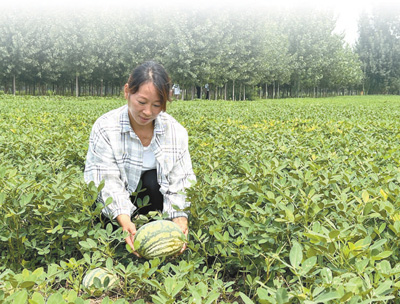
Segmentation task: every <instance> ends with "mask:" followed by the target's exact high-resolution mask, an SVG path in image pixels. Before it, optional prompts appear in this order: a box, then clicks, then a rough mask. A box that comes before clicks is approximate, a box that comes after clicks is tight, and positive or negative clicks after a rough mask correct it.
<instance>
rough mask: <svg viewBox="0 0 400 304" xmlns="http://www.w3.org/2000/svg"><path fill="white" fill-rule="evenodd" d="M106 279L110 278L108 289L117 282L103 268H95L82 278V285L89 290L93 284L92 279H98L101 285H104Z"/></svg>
mask: <svg viewBox="0 0 400 304" xmlns="http://www.w3.org/2000/svg"><path fill="white" fill-rule="evenodd" d="M106 277H109V278H110V282H109V284H108V287H109V286H111V285H112V284H114V283H115V282H116V281H117V278H116V277H115V276H114V275H112V274H110V273H109V271H108V270H106V269H104V268H95V269H92V270H90V271H89V272H88V273H87V274H86V276H85V277H84V278H83V281H82V285H83V286H84V287H86V288H90V287H91V286H92V285H93V284H94V279H95V278H98V279H99V280H100V282H101V284H104V281H105V279H106Z"/></svg>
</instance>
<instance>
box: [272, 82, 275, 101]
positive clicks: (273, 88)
mask: <svg viewBox="0 0 400 304" xmlns="http://www.w3.org/2000/svg"><path fill="white" fill-rule="evenodd" d="M272 99H275V81H274V82H273V83H272Z"/></svg>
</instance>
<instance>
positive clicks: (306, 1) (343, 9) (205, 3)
mask: <svg viewBox="0 0 400 304" xmlns="http://www.w3.org/2000/svg"><path fill="white" fill-rule="evenodd" d="M383 2H384V3H386V4H389V5H390V4H391V3H393V4H394V3H396V2H398V0H241V1H239V0H64V1H59V0H0V8H1V7H6V8H7V7H14V8H15V7H25V8H27V7H28V8H29V7H32V8H36V10H40V9H43V8H46V7H48V6H54V5H58V6H71V7H77V6H82V5H86V6H87V7H105V8H107V6H110V7H111V6H112V7H116V6H121V8H123V7H124V6H130V7H132V6H139V5H140V6H149V5H158V6H169V7H171V5H178V6H182V7H189V5H196V6H201V7H209V8H211V9H212V8H214V7H215V8H217V7H218V8H224V7H229V6H232V5H236V6H243V9H245V8H246V7H249V6H254V5H262V6H267V7H268V6H271V7H278V8H279V7H281V8H283V9H285V8H296V7H304V6H309V7H312V8H317V9H321V10H325V9H331V10H333V12H334V14H335V16H336V18H337V28H336V31H337V32H338V33H342V32H343V33H344V34H345V41H346V42H348V43H349V44H350V45H353V44H354V42H355V41H356V40H357V22H358V17H359V15H360V14H361V13H362V12H363V11H367V12H369V11H371V10H372V8H373V7H374V5H377V4H382V3H383Z"/></svg>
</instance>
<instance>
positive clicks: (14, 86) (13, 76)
mask: <svg viewBox="0 0 400 304" xmlns="http://www.w3.org/2000/svg"><path fill="white" fill-rule="evenodd" d="M13 95H14V96H15V75H13Z"/></svg>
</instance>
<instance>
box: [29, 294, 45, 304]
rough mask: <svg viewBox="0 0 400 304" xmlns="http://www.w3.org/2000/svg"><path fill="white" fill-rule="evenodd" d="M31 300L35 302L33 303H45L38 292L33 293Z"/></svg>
mask: <svg viewBox="0 0 400 304" xmlns="http://www.w3.org/2000/svg"><path fill="white" fill-rule="evenodd" d="M32 300H33V301H34V302H35V304H44V303H45V301H44V298H43V296H42V295H41V294H40V293H38V292H34V293H33V295H32Z"/></svg>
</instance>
